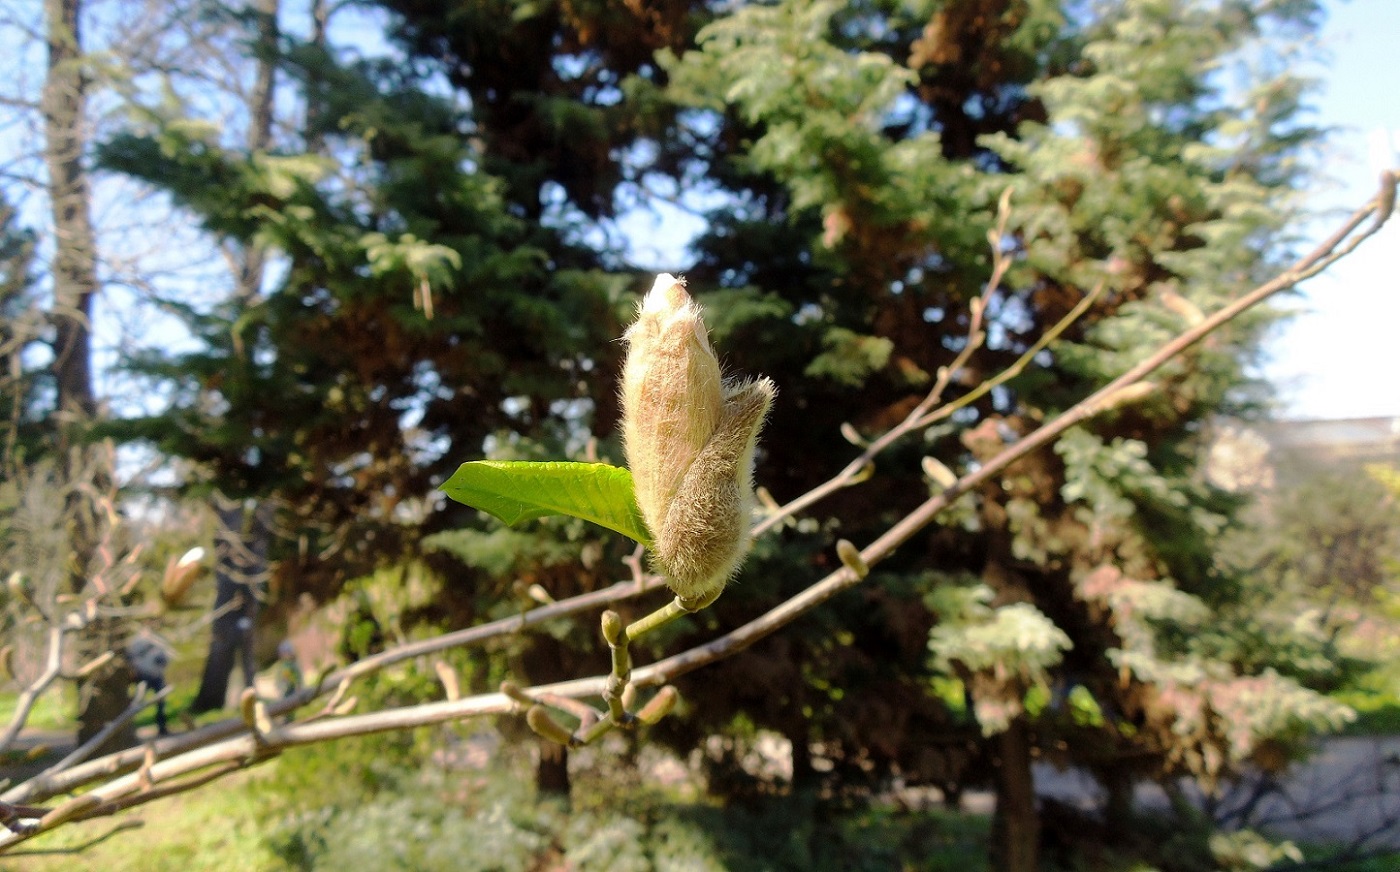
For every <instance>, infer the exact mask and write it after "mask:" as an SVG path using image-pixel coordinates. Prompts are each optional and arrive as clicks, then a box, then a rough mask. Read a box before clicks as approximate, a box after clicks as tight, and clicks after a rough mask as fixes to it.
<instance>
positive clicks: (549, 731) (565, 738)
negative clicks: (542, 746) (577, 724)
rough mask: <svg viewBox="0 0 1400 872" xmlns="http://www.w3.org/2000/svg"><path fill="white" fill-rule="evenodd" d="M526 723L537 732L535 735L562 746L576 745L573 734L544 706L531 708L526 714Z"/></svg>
mask: <svg viewBox="0 0 1400 872" xmlns="http://www.w3.org/2000/svg"><path fill="white" fill-rule="evenodd" d="M525 723H527V724H529V725H530V729H532V730H534V731H535V735H537V736H539V737H540V738H542V739H548V740H549V741H551V742H557V743H558V744H560V745H572V744H573V743H574V736H573V733H570V732H569V731H568V730H566V729H564V727H563V726H562V725H560V723H559V722H558V721H556V720H555V719H554V717H553V716H552V715H551V714H550V713H549V709H546V708H545V707H544V706H542V705H537V706H531V707H530V710H529V711H528V712H526V713H525Z"/></svg>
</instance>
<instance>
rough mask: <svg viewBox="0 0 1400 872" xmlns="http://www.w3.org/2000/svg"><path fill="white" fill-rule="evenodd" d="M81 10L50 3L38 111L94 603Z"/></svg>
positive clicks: (106, 682)
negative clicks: (86, 441)
mask: <svg viewBox="0 0 1400 872" xmlns="http://www.w3.org/2000/svg"><path fill="white" fill-rule="evenodd" d="M81 15H82V3H81V0H44V26H45V41H46V43H47V46H48V65H47V68H46V71H45V76H44V87H43V94H42V96H41V105H42V110H43V115H44V166H45V168H46V169H47V170H48V194H49V205H50V208H51V210H52V213H53V228H54V254H53V267H52V278H53V310H52V312H51V313H50V320H51V322H52V324H53V360H52V362H51V363H50V364H49V366H50V370H51V371H52V373H53V380H54V386H55V390H56V397H55V405H56V415H55V418H56V421H57V427H56V430H57V433H56V436H57V439H56V443H55V445H56V448H57V453H58V461H59V469H60V471H61V474H62V477H63V483H64V487H65V488H66V490H67V494H68V496H67V498H66V500H65V515H66V523H67V525H68V543H69V554H70V556H69V561H70V562H69V565H68V579H69V587H70V589H71V590H72V592H73V593H74V594H76V595H79V596H86V595H87V587H88V582H89V580H90V577H89V576H90V572H91V570H92V561H93V556H94V554H95V553H96V551H97V546H98V541H99V537H100V535H101V531H100V525H101V513H100V512H99V511H98V507H97V505H96V501H95V500H94V498H93V496H92V494H94V493H104V492H107V491H108V490H109V489H110V482H111V470H110V469H108V466H107V461H106V458H105V455H103V454H102V453H101V452H99V451H95V450H92V449H91V448H88V447H86V446H84V445H83V434H84V431H85V430H86V429H87V427H88V426H89V425H90V424H91V422H92V419H93V418H94V417H95V416H96V415H97V396H96V393H95V392H94V390H93V385H92V334H91V329H90V328H91V319H92V304H93V298H94V297H95V296H96V294H97V242H96V234H95V233H94V232H93V227H92V213H91V203H92V193H91V188H90V186H89V182H88V175H87V170H86V168H85V167H84V166H83V154H84V151H85V146H86V144H87V130H86V120H87V119H86V115H87V86H88V80H87V76H86V75H85V74H84V71H83V63H84V60H83V50H82V37H81V33H80V31H79V23H80V20H81ZM116 635H118V634H117V633H115V632H114V630H113V628H112V627H111V626H110V625H109V622H106V621H101V620H98V621H93V622H91V624H90V625H89V627H88V629H87V630H85V631H84V633H83V634H82V635H81V637H80V638H79V639H78V640H77V644H76V646H75V647H76V653H77V657H78V661H79V662H88V661H89V660H91V659H92V658H94V657H97V656H99V655H100V654H102V653H104V652H106V651H109V650H113V649H114V646H115V647H116V648H120V644H119V643H120V639H115V638H114V637H115V636H116ZM128 678H129V675H128V674H127V672H126V671H125V670H122V669H118V668H110V669H98V670H95V671H94V672H92V673H91V674H90V675H88V677H87V678H86V679H84V680H83V681H82V683H81V684H80V685H79V688H78V700H79V703H78V736H79V739H80V740H83V739H86V738H88V737H91V736H93V735H95V734H96V733H97V732H98V731H99V730H101V729H102V727H103V726H104V725H106V724H107V722H108V721H110V720H111V718H112V717H114V716H115V715H116V714H117V713H120V712H121V711H122V709H124V708H126V705H127V703H128V702H129V701H130V698H131V697H130V694H129V683H128ZM134 739H135V731H134V728H132V727H129V726H128V727H126V728H124V729H122V730H119V731H118V732H117V733H116V734H115V735H114V736H113V738H112V743H111V744H112V745H113V746H118V745H124V744H130V743H131V742H133V741H134Z"/></svg>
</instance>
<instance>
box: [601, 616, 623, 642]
mask: <svg viewBox="0 0 1400 872" xmlns="http://www.w3.org/2000/svg"><path fill="white" fill-rule="evenodd" d="M622 628H623V624H622V616H621V615H619V614H618V613H617V612H615V611H613V610H612V609H608V610H607V611H606V612H603V638H604V639H607V640H608V645H610V646H611V647H613V648H616V647H617V646H618V645H619V644H620V642H621V639H622Z"/></svg>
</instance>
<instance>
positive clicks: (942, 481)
mask: <svg viewBox="0 0 1400 872" xmlns="http://www.w3.org/2000/svg"><path fill="white" fill-rule="evenodd" d="M921 465H922V466H923V468H924V475H926V476H928V477H929V478H931V479H933V480H934V482H935V483H937V484H938V486H939V487H941V488H943V489H944V490H947V489H948V488H950V487H952V486H953V485H955V484H957V483H958V476H957V474H956V473H954V472H953V471H952V470H951V469H949V468H948V467H947V465H946V464H944V463H943V462H942V461H941V460H939V459H937V458H935V457H925V458H924V459H923V461H922V462H921Z"/></svg>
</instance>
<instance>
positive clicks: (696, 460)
mask: <svg viewBox="0 0 1400 872" xmlns="http://www.w3.org/2000/svg"><path fill="white" fill-rule="evenodd" d="M625 338H626V339H627V342H628V352H627V364H626V366H625V368H624V370H623V375H622V421H623V438H624V439H625V441H626V448H627V462H628V466H630V467H631V469H632V479H633V482H634V484H635V486H636V493H637V505H638V507H639V508H640V509H641V511H642V518H643V519H644V520H645V521H646V522H647V528H648V530H649V531H650V533H651V536H652V552H653V556H654V558H655V560H656V563H657V565H658V566H659V567H660V569H661V570H662V571H663V572H665V573H666V576H667V583H668V584H669V585H670V586H671V589H672V590H673V591H675V592H676V595H677V596H679V597H681V598H682V599H685V600H690V601H699V600H707V599H713V597H715V596H717V595H718V594H719V592H720V591H721V590H722V589H723V588H724V585H725V583H726V582H728V580H729V577H730V576H731V575H733V574H734V571H735V570H736V569H738V567H739V564H740V563H741V562H742V561H743V558H744V555H745V554H746V553H747V552H748V547H749V514H750V512H751V510H752V506H753V499H754V495H753V455H754V447H755V445H756V443H757V441H758V431H759V429H760V428H762V426H763V419H764V417H765V416H766V415H767V414H768V408H769V407H770V406H771V405H772V403H773V396H774V394H775V393H776V392H777V389H776V387H775V386H774V385H773V382H772V381H770V380H768V379H766V378H764V379H759V380H757V381H752V382H743V383H734V382H725V381H724V380H723V379H722V377H721V374H720V366H719V360H718V359H717V358H716V357H715V352H714V349H713V348H711V347H710V340H709V337H708V335H707V334H706V332H705V324H704V322H703V321H702V320H701V317H700V307H699V306H698V305H696V303H695V302H694V301H693V300H692V299H691V298H690V295H689V294H687V293H686V291H685V283H684V282H683V281H681V280H679V279H677V278H675V277H674V276H671V275H667V274H664V273H663V274H662V275H659V276H657V278H656V284H654V285H653V286H652V289H651V292H650V293H648V294H647V296H646V298H645V299H644V300H643V301H642V305H641V307H640V309H639V310H638V313H637V321H636V323H634V324H633V325H632V326H631V328H629V329H628V331H627V334H626V337H625Z"/></svg>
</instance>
